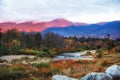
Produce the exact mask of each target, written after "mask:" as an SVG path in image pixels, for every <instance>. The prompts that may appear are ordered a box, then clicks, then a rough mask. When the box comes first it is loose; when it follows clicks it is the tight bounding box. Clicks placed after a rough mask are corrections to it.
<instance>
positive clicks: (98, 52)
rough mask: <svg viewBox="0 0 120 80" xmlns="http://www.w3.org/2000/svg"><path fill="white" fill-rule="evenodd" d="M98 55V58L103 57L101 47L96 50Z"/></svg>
mask: <svg viewBox="0 0 120 80" xmlns="http://www.w3.org/2000/svg"><path fill="white" fill-rule="evenodd" d="M96 57H97V58H102V57H103V51H102V50H101V49H99V50H97V51H96Z"/></svg>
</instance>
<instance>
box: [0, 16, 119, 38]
mask: <svg viewBox="0 0 120 80" xmlns="http://www.w3.org/2000/svg"><path fill="white" fill-rule="evenodd" d="M0 28H2V31H3V32H5V31H7V30H8V29H12V28H16V29H17V30H18V31H21V32H23V31H24V32H41V33H42V35H45V34H46V33H48V32H53V33H56V34H60V35H63V36H78V37H81V36H85V37H101V38H105V36H106V35H107V34H108V33H110V34H111V38H112V39H115V38H120V20H116V21H111V22H99V23H96V24H87V23H79V22H71V21H68V20H66V19H63V18H59V19H55V20H52V21H49V22H36V21H29V22H20V23H19V22H3V23H0Z"/></svg>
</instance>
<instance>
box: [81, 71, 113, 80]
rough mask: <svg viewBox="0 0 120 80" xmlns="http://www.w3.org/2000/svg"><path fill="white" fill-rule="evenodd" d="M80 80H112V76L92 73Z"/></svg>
mask: <svg viewBox="0 0 120 80" xmlns="http://www.w3.org/2000/svg"><path fill="white" fill-rule="evenodd" d="M81 80H113V79H112V76H110V75H108V74H105V73H96V72H92V73H89V74H87V75H86V76H84V77H83V78H82V79H81Z"/></svg>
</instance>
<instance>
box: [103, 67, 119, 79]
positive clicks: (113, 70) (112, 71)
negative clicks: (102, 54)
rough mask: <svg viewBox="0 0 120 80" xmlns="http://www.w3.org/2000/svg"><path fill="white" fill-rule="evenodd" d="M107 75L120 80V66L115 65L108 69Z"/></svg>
mask: <svg viewBox="0 0 120 80" xmlns="http://www.w3.org/2000/svg"><path fill="white" fill-rule="evenodd" d="M105 72H106V74H109V75H111V76H112V77H113V78H116V77H119V78H120V66H118V65H113V66H110V67H108V68H107V69H106V71H105Z"/></svg>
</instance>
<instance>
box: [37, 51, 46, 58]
mask: <svg viewBox="0 0 120 80" xmlns="http://www.w3.org/2000/svg"><path fill="white" fill-rule="evenodd" d="M37 55H38V56H39V57H44V56H47V52H45V51H40V52H39V53H38V54H37Z"/></svg>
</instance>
